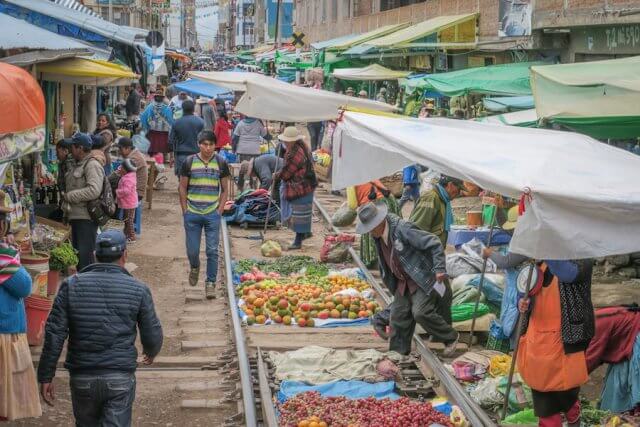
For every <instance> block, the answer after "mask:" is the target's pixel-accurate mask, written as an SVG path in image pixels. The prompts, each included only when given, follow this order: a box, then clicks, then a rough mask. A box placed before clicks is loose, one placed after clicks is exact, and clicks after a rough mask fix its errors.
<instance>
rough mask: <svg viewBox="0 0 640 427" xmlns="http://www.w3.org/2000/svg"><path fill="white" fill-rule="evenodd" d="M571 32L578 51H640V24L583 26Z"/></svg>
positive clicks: (629, 52)
mask: <svg viewBox="0 0 640 427" xmlns="http://www.w3.org/2000/svg"><path fill="white" fill-rule="evenodd" d="M571 32H572V38H573V39H574V40H575V43H576V44H577V46H576V48H577V50H578V51H582V52H593V53H621V54H637V53H639V52H640V24H629V25H609V26H602V27H591V28H581V29H575V30H571ZM574 35H575V37H573V36H574Z"/></svg>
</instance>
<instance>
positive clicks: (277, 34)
mask: <svg viewBox="0 0 640 427" xmlns="http://www.w3.org/2000/svg"><path fill="white" fill-rule="evenodd" d="M281 6H282V0H278V4H277V6H276V35H275V45H276V50H278V48H279V47H280V9H281Z"/></svg>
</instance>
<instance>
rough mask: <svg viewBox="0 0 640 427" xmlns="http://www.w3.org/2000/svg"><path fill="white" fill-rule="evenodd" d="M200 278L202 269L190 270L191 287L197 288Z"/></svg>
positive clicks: (193, 268) (192, 268) (194, 268)
mask: <svg viewBox="0 0 640 427" xmlns="http://www.w3.org/2000/svg"><path fill="white" fill-rule="evenodd" d="M199 277H200V267H191V270H189V285H191V286H196V285H197V284H198V278H199Z"/></svg>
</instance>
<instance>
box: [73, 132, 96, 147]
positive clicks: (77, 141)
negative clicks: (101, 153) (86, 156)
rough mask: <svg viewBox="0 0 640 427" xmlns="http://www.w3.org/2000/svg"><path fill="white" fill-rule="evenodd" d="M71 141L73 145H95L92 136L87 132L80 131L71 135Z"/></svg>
mask: <svg viewBox="0 0 640 427" xmlns="http://www.w3.org/2000/svg"><path fill="white" fill-rule="evenodd" d="M71 143H72V144H73V145H79V146H81V147H85V148H91V146H92V145H93V143H92V141H91V137H90V136H89V135H87V134H86V133H82V132H78V133H76V134H75V135H73V136H72V137H71Z"/></svg>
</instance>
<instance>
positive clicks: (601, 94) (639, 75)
mask: <svg viewBox="0 0 640 427" xmlns="http://www.w3.org/2000/svg"><path fill="white" fill-rule="evenodd" d="M531 81H532V85H533V95H534V98H535V103H536V111H537V112H538V116H539V117H541V118H545V119H550V120H551V121H552V122H553V123H557V124H562V125H564V126H566V127H568V128H571V129H574V130H576V131H578V132H584V133H586V134H588V135H591V136H593V137H596V138H603V139H604V138H633V137H638V136H640V102H638V100H639V99H640V56H634V57H630V58H621V59H612V60H606V61H594V62H583V63H576V64H557V65H547V66H535V67H532V68H531Z"/></svg>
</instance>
